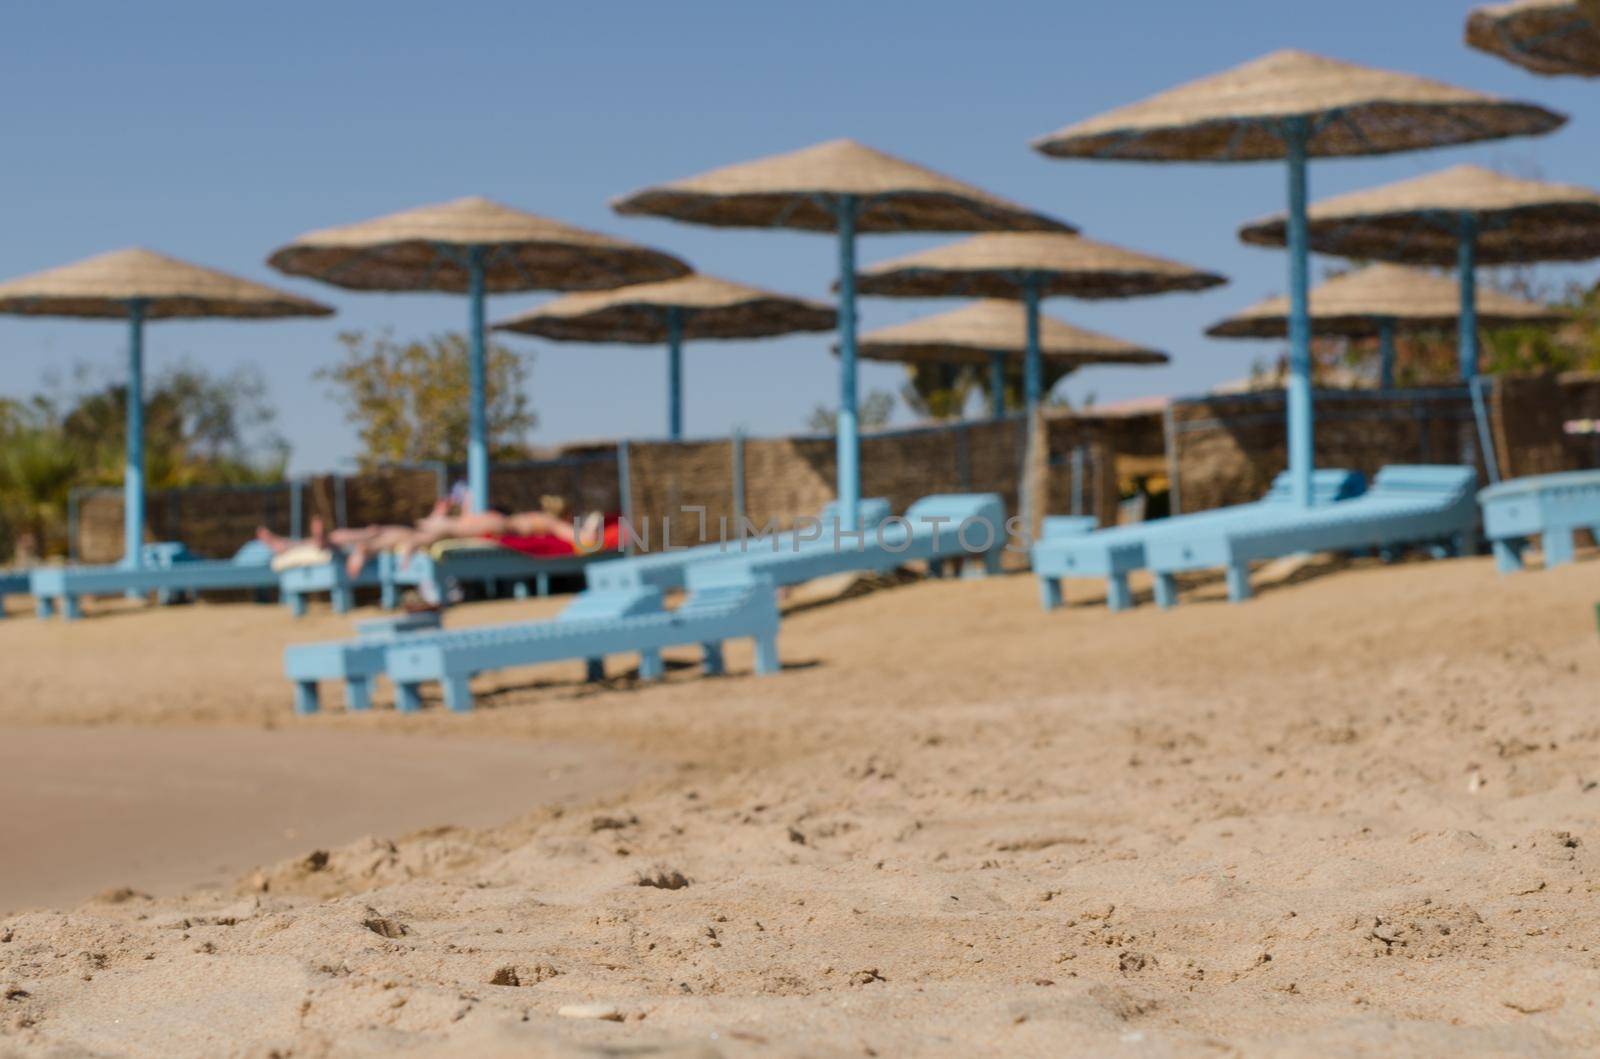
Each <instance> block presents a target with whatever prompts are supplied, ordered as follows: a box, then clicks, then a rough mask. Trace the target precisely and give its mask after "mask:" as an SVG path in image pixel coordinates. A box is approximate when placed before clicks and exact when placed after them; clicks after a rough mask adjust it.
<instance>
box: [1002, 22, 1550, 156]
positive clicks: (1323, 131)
mask: <svg viewBox="0 0 1600 1059" xmlns="http://www.w3.org/2000/svg"><path fill="white" fill-rule="evenodd" d="M1288 118H1309V119H1311V120H1312V128H1311V129H1310V136H1309V140H1308V143H1307V148H1306V150H1307V153H1308V154H1309V155H1310V156H1313V157H1332V156H1348V155H1379V154H1389V153H1391V152H1395V151H1410V150H1416V149H1418V148H1424V147H1442V146H1445V145H1447V144H1457V143H1471V142H1474V141H1478V140H1491V139H1498V138H1501V137H1505V136H1521V135H1529V134H1534V133H1541V132H1549V131H1550V130H1552V129H1555V128H1557V127H1559V126H1560V125H1561V124H1562V123H1563V122H1564V121H1565V120H1566V119H1565V118H1564V117H1562V116H1561V115H1559V114H1556V113H1554V112H1552V111H1549V110H1546V109H1545V108H1543V107H1540V106H1537V105H1534V104H1532V103H1519V102H1511V101H1507V100H1502V99H1497V98H1495V97H1494V96H1488V95H1484V94H1482V93H1479V92H1471V91H1467V90H1466V89H1461V88H1455V87H1453V86H1451V85H1447V84H1442V83H1440V82H1438V81H1432V80H1429V79H1427V78H1423V77H1415V76H1413V75H1411V74H1402V73H1394V72H1391V71H1388V70H1375V69H1372V68H1370V67H1366V66H1357V65H1355V64H1354V63H1347V62H1340V61H1338V60H1335V59H1329V58H1325V57H1323V56H1320V55H1312V54H1310V53H1308V52H1303V51H1292V50H1288V51H1278V52H1273V53H1272V54H1270V55H1266V56H1263V57H1262V58H1260V59H1256V60H1254V61H1252V62H1248V63H1245V64H1244V65H1242V66H1236V67H1234V68H1233V69H1231V70H1226V71H1224V72H1222V73H1220V74H1214V75H1212V76H1209V77H1203V78H1201V79H1199V80H1197V81H1191V82H1189V83H1188V84H1185V85H1180V86H1179V87H1177V88H1173V89H1169V90H1168V91H1165V92H1162V93H1159V94H1158V95H1155V96H1151V97H1150V98H1149V99H1146V100H1143V101H1141V102H1138V103H1133V104H1130V105H1128V106H1124V107H1118V108H1117V109H1115V110H1111V111H1108V112H1107V113H1105V114H1102V115H1099V116H1098V117H1093V118H1089V119H1088V120H1086V121H1081V122H1078V123H1077V124H1074V125H1068V126H1067V127H1065V128H1063V129H1060V130H1059V131H1057V132H1053V133H1051V134H1049V135H1048V136H1043V137H1041V138H1039V139H1038V140H1035V141H1034V144H1033V146H1034V148H1035V149H1037V150H1039V151H1042V152H1043V153H1045V154H1047V155H1052V156H1055V157H1059V158H1105V159H1117V160H1125V161H1160V162H1169V161H1170V162H1249V161H1260V160H1263V159H1269V158H1282V157H1284V156H1285V151H1286V147H1285V144H1284V139H1283V137H1282V136H1280V135H1279V134H1278V130H1277V129H1276V128H1274V125H1275V124H1276V123H1277V122H1280V121H1282V120H1284V119H1288Z"/></svg>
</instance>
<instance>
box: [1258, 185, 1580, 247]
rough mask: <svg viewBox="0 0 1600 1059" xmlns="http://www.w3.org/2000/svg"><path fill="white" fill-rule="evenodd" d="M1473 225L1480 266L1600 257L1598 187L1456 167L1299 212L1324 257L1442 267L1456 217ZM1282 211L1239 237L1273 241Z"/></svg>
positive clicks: (1279, 240)
mask: <svg viewBox="0 0 1600 1059" xmlns="http://www.w3.org/2000/svg"><path fill="white" fill-rule="evenodd" d="M1462 214H1471V215H1472V216H1473V217H1474V218H1476V219H1477V222H1478V234H1477V255H1478V262H1479V263H1480V264H1486V265H1490V264H1502V263H1506V262H1513V261H1584V260H1587V259H1589V258H1592V257H1597V256H1600V192H1594V191H1590V190H1589V189H1588V188H1582V187H1573V186H1571V185H1568V184H1549V183H1545V182H1544V181H1541V180H1522V179H1519V178H1517V177H1509V176H1506V175H1504V174H1502V173H1496V172H1494V171H1493V170H1489V169H1484V168H1482V167H1481V166H1474V165H1461V166H1455V167H1453V168H1450V169H1445V170H1441V171H1439V172H1437V173H1429V174H1427V175H1425V176H1420V177H1414V178H1412V179H1409V180H1402V181H1399V182H1398V183H1394V184H1385V185H1384V186H1382V187H1377V188H1371V189H1369V190H1365V191H1355V192H1351V193H1350V194H1348V195H1338V196H1335V197H1333V198H1330V199H1325V200H1323V201H1322V202H1318V203H1315V204H1313V205H1312V206H1311V208H1310V210H1309V211H1308V216H1309V221H1310V225H1311V248H1312V249H1313V250H1316V251H1319V252H1321V253H1325V254H1338V255H1340V256H1342V257H1355V258H1366V259H1371V260H1380V261H1401V262H1409V263H1412V264H1426V265H1447V264H1453V263H1454V262H1455V261H1456V254H1457V248H1458V245H1459V242H1460V225H1459V218H1460V216H1461V215H1462ZM1285 232H1286V224H1285V221H1284V217H1283V215H1282V214H1278V215H1276V216H1273V217H1268V218H1266V219H1264V220H1260V221H1255V222H1253V223H1251V224H1247V225H1245V226H1244V227H1243V228H1242V229H1240V231H1239V238H1241V239H1243V240H1244V241H1245V242H1247V243H1254V244H1257V245H1260V246H1282V245H1284V243H1285V239H1286V235H1285Z"/></svg>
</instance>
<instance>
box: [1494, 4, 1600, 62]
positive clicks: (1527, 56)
mask: <svg viewBox="0 0 1600 1059" xmlns="http://www.w3.org/2000/svg"><path fill="white" fill-rule="evenodd" d="M1585 6H1586V5H1585V4H1583V3H1581V2H1578V0H1512V2H1511V3H1505V4H1489V5H1487V6H1485V7H1480V8H1476V9H1475V10H1474V11H1473V12H1472V14H1471V15H1469V16H1467V43H1468V44H1470V45H1471V46H1472V47H1474V48H1477V49H1478V50H1479V51H1486V52H1488V53H1489V54H1491V55H1497V56H1499V57H1500V58H1502V59H1504V60H1506V61H1507V62H1511V63H1515V64H1516V65H1518V66H1520V67H1522V68H1523V69H1524V70H1530V71H1532V72H1533V73H1536V74H1544V75H1546V76H1550V77H1554V76H1558V75H1561V74H1577V75H1578V76H1580V77H1600V0H1589V4H1588V5H1587V6H1588V8H1589V10H1588V11H1585Z"/></svg>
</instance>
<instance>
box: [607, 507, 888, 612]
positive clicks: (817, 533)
mask: <svg viewBox="0 0 1600 1059" xmlns="http://www.w3.org/2000/svg"><path fill="white" fill-rule="evenodd" d="M860 516H861V525H862V526H864V527H868V528H870V527H874V526H877V525H878V524H879V523H881V522H882V521H883V520H884V519H886V518H888V517H889V501H887V500H885V499H883V498H882V497H870V498H868V499H865V500H862V501H861V507H860ZM838 525H839V514H838V504H837V502H836V501H835V502H832V503H829V504H828V505H827V506H826V507H824V508H823V509H822V513H821V514H820V515H818V516H817V520H816V524H815V525H814V526H809V527H806V528H805V529H804V530H801V529H795V530H788V531H785V532H783V533H774V534H769V535H766V536H760V537H753V536H752V537H741V536H739V535H738V533H737V531H735V535H734V537H733V539H730V540H726V541H722V540H718V541H712V542H711V543H708V544H698V545H695V546H693V547H689V548H676V549H670V550H666V549H664V550H662V551H657V552H649V553H646V554H642V555H630V556H627V557H626V558H622V559H611V560H609V561H607V562H601V563H595V564H594V565H592V566H590V567H589V568H588V569H586V570H585V571H584V577H585V578H586V583H587V585H588V586H589V588H591V589H601V590H609V589H616V588H638V587H642V586H649V587H653V588H660V589H664V590H665V589H673V588H682V587H683V586H684V584H685V583H686V581H687V579H688V572H689V567H691V566H693V565H694V564H695V563H699V562H704V561H705V560H707V559H722V558H726V557H728V556H730V555H739V554H743V553H745V552H750V551H755V550H756V549H767V550H771V549H773V548H775V547H777V548H785V549H788V550H791V551H792V550H794V549H795V548H815V547H822V548H826V547H829V546H831V543H832V541H833V534H834V530H835V529H836V528H837V527H838Z"/></svg>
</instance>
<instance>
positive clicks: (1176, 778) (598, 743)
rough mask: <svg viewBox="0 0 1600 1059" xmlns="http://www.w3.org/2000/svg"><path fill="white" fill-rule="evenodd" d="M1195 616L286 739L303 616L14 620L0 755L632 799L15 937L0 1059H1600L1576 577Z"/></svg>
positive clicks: (1296, 586)
mask: <svg viewBox="0 0 1600 1059" xmlns="http://www.w3.org/2000/svg"><path fill="white" fill-rule="evenodd" d="M1070 595H1072V596H1073V598H1076V599H1078V600H1086V599H1089V598H1091V597H1093V596H1095V595H1097V592H1096V590H1095V589H1093V588H1092V587H1091V586H1089V585H1087V584H1081V585H1076V586H1074V587H1073V589H1072V591H1071V593H1070ZM1219 598H1220V587H1219V586H1216V585H1207V586H1203V587H1201V588H1199V589H1197V590H1195V591H1193V592H1191V593H1190V594H1189V597H1188V601H1187V602H1186V604H1185V605H1184V606H1183V607H1180V608H1179V609H1177V610H1176V611H1173V612H1169V613H1162V612H1159V611H1157V610H1155V609H1154V608H1150V607H1145V608H1141V609H1139V610H1137V611H1134V612H1132V613H1128V614H1122V615H1110V614H1107V613H1105V612H1104V611H1103V610H1102V609H1099V608H1097V607H1089V606H1079V607H1074V608H1071V609H1069V610H1067V611H1064V612H1059V613H1056V614H1053V615H1049V616H1045V615H1041V614H1040V612H1039V611H1038V609H1037V604H1036V602H1035V589H1034V585H1033V583H1032V582H1031V580H1029V579H1027V578H1024V577H1009V578H997V579H993V580H989V581H978V582H934V583H925V584H917V585H911V586H905V587H898V588H894V589H892V590H886V591H880V592H876V593H873V594H870V595H866V596H864V597H861V598H857V599H852V600H848V601H845V602H840V603H836V604H833V605H830V606H823V607H816V608H811V609H805V610H802V611H800V612H799V613H796V614H793V615H792V616H790V617H789V618H788V619H786V622H785V626H784V634H783V640H782V642H781V645H780V647H781V651H782V654H783V656H784V660H785V663H786V670H785V672H784V673H782V674H781V675H778V676H775V677H772V678H766V679H762V678H755V677H752V676H748V675H746V674H747V673H748V666H749V656H748V652H746V651H732V652H730V664H731V666H732V669H733V674H734V675H732V676H730V677H728V678H724V679H719V680H706V679H703V678H700V677H699V676H697V675H696V674H695V673H694V672H693V669H692V667H691V666H689V665H688V664H686V663H687V661H688V656H684V657H683V659H682V661H683V662H684V663H685V664H683V665H680V666H677V667H674V668H673V669H672V671H671V672H670V673H669V678H668V680H667V681H666V682H665V683H664V684H662V685H659V686H639V685H637V684H636V683H635V682H634V681H633V680H632V679H631V678H630V677H629V676H628V675H626V674H623V675H619V676H618V677H617V678H615V679H614V680H612V681H611V682H610V683H608V684H607V685H605V686H603V687H601V688H598V689H594V688H585V687H583V686H582V685H580V684H578V683H577V682H576V681H577V678H578V676H579V675H580V674H579V671H578V667H577V666H571V667H562V666H552V667H546V668H541V669H537V670H533V671H530V672H527V673H514V674H508V675H504V676H501V677H496V678H492V679H485V680H484V681H482V682H481V683H480V690H481V691H482V692H483V694H482V696H481V700H480V701H481V707H482V708H480V709H479V710H478V711H477V712H476V713H474V714H473V715H471V716H468V717H456V716H450V715H448V714H446V713H445V712H444V711H443V710H439V709H431V710H426V711H424V712H423V713H422V714H419V715H416V716H412V717H401V716H398V715H396V714H394V713H393V712H392V711H389V710H386V709H382V710H378V711H375V712H374V713H372V714H370V715H366V716H350V715H345V714H343V713H340V712H336V711H335V712H329V713H327V714H324V715H322V716H319V717H316V718H310V719H304V720H301V719H296V718H294V717H293V716H292V715H291V714H290V712H289V708H288V701H287V689H286V688H285V687H283V681H282V680H281V678H279V677H278V675H277V665H278V659H277V657H276V654H277V647H278V645H280V644H281V643H283V642H287V641H289V640H292V639H295V638H309V637H314V636H319V635H328V634H330V633H332V632H335V631H337V630H338V629H340V628H342V623H341V622H339V621H338V620H336V619H333V618H331V617H326V616H323V617H317V618H314V619H313V620H312V622H311V623H310V624H306V625H302V626H300V627H298V628H297V627H295V626H294V625H293V624H292V623H290V622H288V621H287V619H286V618H285V617H284V616H283V615H282V614H281V613H279V612H277V611H275V610H272V609H263V608H253V607H249V606H237V607H222V606H217V607H199V608H190V609H182V610H174V611H168V612H164V613H154V614H138V615H133V614H113V615H111V616H108V617H105V618H101V619H98V620H95V621H86V622H84V623H82V624H81V625H78V626H75V627H66V626H62V625H60V624H56V623H53V624H50V625H48V626H47V625H45V624H43V623H37V622H32V621H18V622H10V623H8V624H7V625H6V626H5V627H4V628H0V653H3V657H4V664H5V670H6V671H5V680H4V681H3V684H0V726H5V727H12V726H21V725H39V724H52V725H68V726H71V725H79V726H94V725H103V724H106V723H116V724H122V725H130V724H131V725H139V726H149V727H156V726H159V727H161V728H163V729H165V730H169V731H170V732H171V734H178V733H179V732H180V731H181V730H183V729H191V728H194V727H196V726H204V727H209V728H213V729H216V728H229V727H245V728H254V729H257V730H259V729H261V728H264V727H273V728H278V729H286V730H289V731H292V732H293V733H294V734H296V735H297V736H301V735H303V736H306V737H313V736H323V735H330V736H331V735H337V734H355V735H360V736H364V737H365V736H371V735H374V734H377V733H392V734H395V735H397V736H400V737H404V738H408V739H411V740H414V741H416V742H417V743H418V744H419V745H423V746H436V747H440V748H444V747H446V746H450V745H453V744H456V743H466V742H469V741H481V740H485V739H501V740H504V741H505V742H506V743H507V745H511V746H519V747H524V746H525V747H527V748H528V752H529V754H530V760H532V761H539V760H542V759H541V758H539V757H538V753H539V750H538V748H540V747H541V746H545V747H548V746H570V745H574V744H579V743H581V744H584V745H586V746H589V747H594V748H596V753H602V754H604V755H607V760H608V761H610V762H612V763H613V764H614V766H615V767H620V768H628V767H633V765H632V764H630V763H649V764H648V767H649V768H650V769H651V770H652V771H649V772H647V773H646V774H644V775H642V776H641V778H639V779H638V780H637V781H636V782H631V783H628V784H624V785H622V786H619V787H616V788H613V789H612V790H611V792H610V793H608V794H605V795H603V796H600V797H597V798H595V799H593V800H591V801H590V802H589V803H587V804H584V805H582V806H572V805H560V804H556V805H552V804H549V803H548V802H546V803H544V804H539V805H533V804H529V805H527V806H526V808H527V809H528V810H529V811H528V812H526V813H525V814H523V815H521V816H520V817H517V818H516V819H511V820H510V822H508V823H504V824H503V825H501V826H497V827H492V828H488V829H481V830H466V829H460V828H455V829H449V828H445V829H435V830H432V831H427V832H423V833H418V834H413V835H410V836H400V837H397V838H395V839H394V840H393V841H391V840H390V839H389V838H387V837H384V836H382V835H379V836H377V837H372V838H365V839H361V840H359V841H356V842H353V843H351V844H348V845H345V846H341V847H336V848H332V849H319V850H314V849H312V848H311V847H310V846H309V845H308V846H307V848H305V849H304V850H303V851H302V853H301V855H299V856H296V857H292V858H289V859H285V860H282V861H279V862H277V863H275V864H269V865H266V866H264V867H263V868H261V869H260V870H258V871H250V872H245V873H241V876H240V877H239V878H238V880H237V881H236V883H235V884H234V885H233V886H232V887H230V888H227V889H226V890H223V891H218V890H214V889H213V890H204V891H197V892H195V893H192V894H189V895H186V896H179V897H158V898H155V899H150V898H146V897H142V896H140V895H138V894H128V893H114V894H108V895H107V896H106V897H105V898H103V899H101V900H99V901H96V902H91V903H89V904H86V905H82V906H79V907H77V908H74V909H72V910H70V911H59V912H32V913H23V914H14V915H11V916H8V917H4V918H0V1054H3V1053H5V1052H6V1051H7V1050H8V1049H9V1050H12V1051H15V1052H17V1053H19V1054H55V1055H88V1054H95V1055H99V1054H115V1055H122V1054H133V1055H151V1056H156V1055H162V1056H165V1055H226V1054H237V1055H249V1056H267V1055H280V1056H287V1055H293V1056H319V1055H378V1054H390V1053H393V1052H397V1051H406V1050H410V1051H413V1052H416V1053H420V1054H430V1053H432V1054H475V1055H496V1054H504V1055H588V1054H606V1055H623V1054H627V1055H634V1054H645V1055H650V1054H671V1055H696V1056H701V1055H705V1056H711V1055H725V1056H742V1055H773V1054H776V1055H795V1056H798V1055H866V1056H873V1055H878V1056H901V1055H952V1056H954V1055H960V1056H972V1055H983V1056H989V1055H994V1056H1002V1055H1003V1056H1063V1055H1068V1056H1070V1055H1085V1056H1088V1055H1097V1056H1098V1055H1136V1056H1166V1055H1207V1056H1215V1055H1251V1056H1254V1055H1305V1056H1321V1055H1330V1054H1365V1055H1406V1054H1411V1055H1439V1054H1499V1055H1569V1054H1570V1055H1579V1054H1593V1053H1594V1052H1595V1051H1596V1050H1597V1049H1600V1010H1597V1008H1596V1002H1597V998H1600V912H1597V910H1596V904H1595V900H1594V892H1593V891H1594V889H1595V887H1596V885H1597V883H1600V828H1596V826H1595V824H1596V819H1597V815H1596V814H1597V808H1600V720H1597V719H1596V713H1595V710H1594V707H1595V700H1596V694H1595V687H1596V677H1597V676H1600V642H1597V637H1596V631H1595V616H1594V604H1595V602H1596V601H1597V600H1600V562H1596V561H1594V560H1593V559H1591V560H1590V561H1588V562H1585V563H1580V564H1578V565H1577V566H1574V567H1569V568H1565V569H1563V570H1561V571H1558V572H1551V573H1548V574H1545V573H1532V574H1527V575H1522V576H1518V577H1512V578H1500V577H1498V576H1497V575H1495V573H1494V572H1493V569H1492V564H1490V563H1489V562H1488V561H1487V560H1470V561H1460V562H1450V563H1417V564H1410V565H1403V566H1398V567H1390V568H1384V567H1377V566H1359V567H1356V568H1352V569H1347V570H1343V571H1340V572H1337V573H1332V574H1329V575H1326V576H1315V577H1310V576H1308V577H1305V578H1303V579H1300V580H1298V581H1297V582H1296V583H1292V584H1287V585H1284V586H1283V587H1279V588H1277V589H1275V590H1273V591H1268V592H1265V593H1263V594H1262V596H1261V597H1260V598H1259V599H1258V600H1256V601H1254V602H1253V603H1251V604H1249V605H1248V606H1240V607H1234V606H1229V605H1226V604H1225V603H1222V602H1219ZM540 607H544V608H545V609H548V605H547V604H518V603H505V604H492V605H486V606H482V607H473V608H469V609H468V611H467V612H466V613H464V614H463V615H462V618H463V619H465V620H473V621H477V620H498V619H501V618H507V617H512V616H520V615H522V614H525V613H531V612H534V611H536V610H538V609H539V608H540ZM4 734H5V733H4V731H0V738H3V737H4ZM67 734H69V735H70V732H69V733H67ZM84 734H86V735H87V734H89V733H87V732H86V733H84ZM513 800H514V798H513V797H508V798H506V799H505V801H506V802H507V803H510V802H511V801H513ZM5 808H6V811H7V812H8V813H16V814H24V815H25V814H27V813H29V812H31V811H32V809H31V807H30V806H29V804H28V803H27V802H26V801H23V802H22V804H19V805H7V806H6V807H5ZM505 808H506V810H507V811H506V812H505V813H504V816H505V817H507V818H508V819H509V818H511V817H513V816H516V813H515V811H514V808H515V807H514V806H512V805H510V804H507V805H506V806H505ZM434 822H435V823H437V824H440V825H444V824H449V823H452V822H455V821H452V820H451V819H450V818H449V814H444V813H441V814H440V816H439V818H438V819H437V820H435V821H434Z"/></svg>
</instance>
